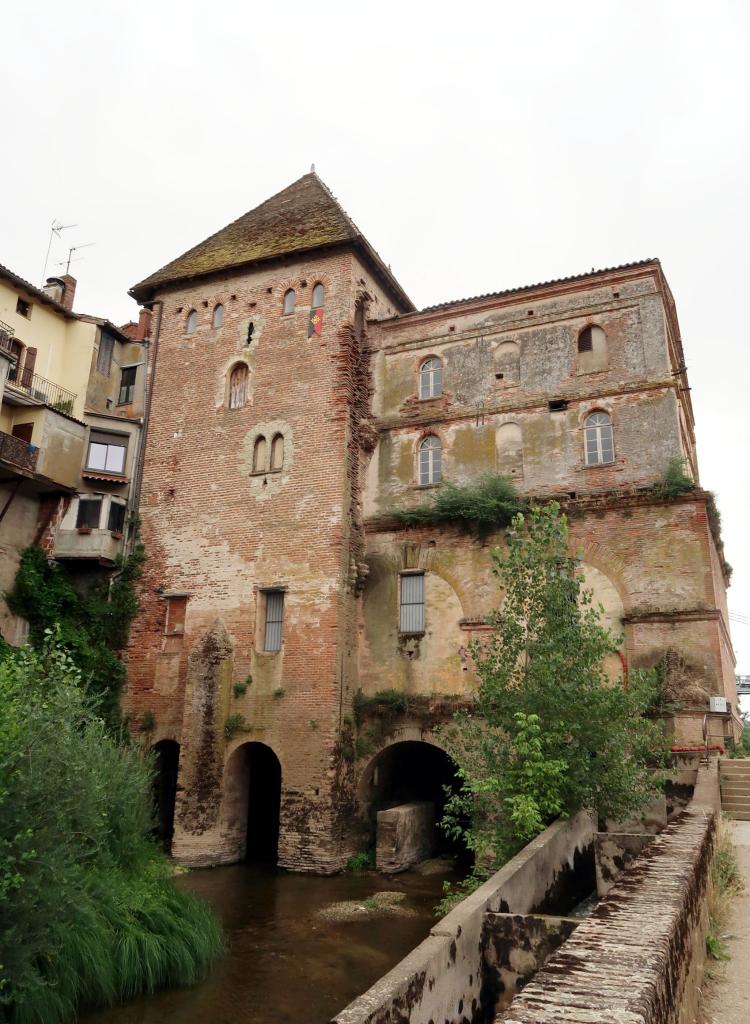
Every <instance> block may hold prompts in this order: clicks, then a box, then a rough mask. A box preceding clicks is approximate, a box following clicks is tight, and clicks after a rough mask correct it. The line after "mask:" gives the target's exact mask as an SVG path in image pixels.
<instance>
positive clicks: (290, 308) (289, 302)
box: [284, 288, 297, 314]
mask: <svg viewBox="0 0 750 1024" xmlns="http://www.w3.org/2000/svg"><path fill="white" fill-rule="evenodd" d="M296 300H297V296H296V295H295V294H294V288H290V289H289V291H287V292H284V313H285V314H286V313H293V312H294V304H295V302H296Z"/></svg>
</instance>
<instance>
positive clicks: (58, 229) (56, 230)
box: [42, 218, 78, 284]
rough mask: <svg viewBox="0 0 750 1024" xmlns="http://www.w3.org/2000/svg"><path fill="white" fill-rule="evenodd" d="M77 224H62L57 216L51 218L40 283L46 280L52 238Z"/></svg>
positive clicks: (57, 236) (75, 226)
mask: <svg viewBox="0 0 750 1024" xmlns="http://www.w3.org/2000/svg"><path fill="white" fill-rule="evenodd" d="M77 227H78V225H77V224H62V223H61V222H60V221H59V220H57V218H53V220H52V224H51V225H50V229H49V242H48V244H47V255H46V256H45V257H44V270H43V271H42V284H44V282H45V281H46V280H47V264H48V263H49V253H50V249H51V248H52V239H53V238H59V237H60V235H61V234H62V232H63V231H67V230H68V229H69V228H77Z"/></svg>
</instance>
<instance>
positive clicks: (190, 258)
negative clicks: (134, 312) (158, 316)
mask: <svg viewBox="0 0 750 1024" xmlns="http://www.w3.org/2000/svg"><path fill="white" fill-rule="evenodd" d="M346 243H349V244H351V245H352V246H355V247H356V248H358V249H360V250H362V251H363V252H364V254H365V256H366V257H367V258H368V259H369V261H370V262H371V263H374V264H375V269H376V271H377V272H378V274H379V275H380V276H381V277H384V278H385V279H386V283H387V285H388V286H389V290H390V291H391V293H392V294H393V295H394V296H395V297H396V298H397V299H398V301H399V304H400V305H402V306H403V308H404V309H406V310H409V311H410V310H412V309H413V308H414V306H413V304H412V303H411V301H410V300H409V298H408V296H406V294H405V293H404V292H403V289H402V288H401V286H400V285H399V284H398V282H397V281H396V279H395V278H394V277H393V275H392V273H391V271H390V269H389V268H388V267H387V266H386V265H385V264H384V263H383V262H382V260H381V259H380V257H379V256H378V255H377V253H376V252H375V250H374V249H373V248H372V247H371V246H370V244H369V243H368V242H367V240H366V239H365V238H364V236H363V235H362V233H361V232H360V231H359V229H358V228H357V227H356V225H355V224H354V223H353V222H352V220H351V219H350V218H349V217H348V215H347V214H346V212H345V211H344V210H343V208H342V207H341V205H340V204H339V203H338V201H337V200H336V199H335V198H334V196H333V195H332V194H331V192H330V191H329V190H328V188H327V187H326V186H325V185H324V184H323V182H322V181H321V180H320V178H319V177H318V175H317V174H315V172H314V171H313V172H311V173H310V174H305V175H303V177H301V178H299V179H298V180H297V181H295V182H293V184H291V185H289V187H288V188H285V189H284V190H283V191H282V192H279V193H277V194H276V195H275V196H271V198H270V199H267V200H266V201H265V202H264V203H261V204H260V206H256V208H255V209H254V210H250V212H249V213H245V214H243V216H242V217H239V218H238V219H237V220H235V221H233V222H232V223H231V224H227V226H226V227H224V228H222V229H221V230H220V231H217V232H216V234H214V235H211V236H210V238H207V239H206V240H205V241H203V242H200V243H199V244H198V245H196V246H193V248H192V249H189V250H188V251H187V252H186V253H183V255H182V256H178V257H177V259H175V260H172V262H171V263H167V265H166V266H164V267H162V268H161V269H160V270H157V271H156V272H155V273H153V274H151V275H150V276H149V277H147V278H145V279H144V280H143V281H141V282H140V283H139V284H137V285H135V286H134V287H133V288H131V290H130V294H131V295H132V296H133V297H134V298H136V299H138V300H139V301H140V302H143V301H147V300H148V299H149V298H151V297H153V295H154V293H155V292H156V291H157V290H158V289H160V288H162V287H165V286H167V285H170V284H174V283H176V282H179V281H184V280H188V279H190V278H195V277H202V276H204V275H206V274H213V273H217V272H219V271H222V270H228V269H230V268H235V267H242V266H246V265H248V264H255V263H261V262H265V261H267V260H272V259H277V258H280V257H283V256H288V255H291V254H293V253H302V252H309V251H310V250H314V249H320V248H325V247H328V246H333V245H342V244H346Z"/></svg>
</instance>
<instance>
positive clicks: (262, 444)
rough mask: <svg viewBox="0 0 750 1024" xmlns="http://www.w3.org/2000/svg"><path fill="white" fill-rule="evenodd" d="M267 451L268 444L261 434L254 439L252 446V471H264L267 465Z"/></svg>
mask: <svg viewBox="0 0 750 1024" xmlns="http://www.w3.org/2000/svg"><path fill="white" fill-rule="evenodd" d="M267 452H268V445H267V444H266V439H265V437H263V435H262V434H261V435H260V437H258V438H257V439H256V441H255V447H254V448H253V473H265V472H266V470H267V468H268V466H267V462H268V459H267Z"/></svg>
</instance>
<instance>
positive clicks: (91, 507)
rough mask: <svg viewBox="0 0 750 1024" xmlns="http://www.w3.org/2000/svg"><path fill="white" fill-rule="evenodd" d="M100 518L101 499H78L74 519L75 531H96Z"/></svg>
mask: <svg viewBox="0 0 750 1024" xmlns="http://www.w3.org/2000/svg"><path fill="white" fill-rule="evenodd" d="M101 517H102V499H101V498H79V499H78V515H77V517H76V529H79V530H80V529H81V528H82V527H86V528H88V529H89V530H98V529H99V523H100V522H101Z"/></svg>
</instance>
